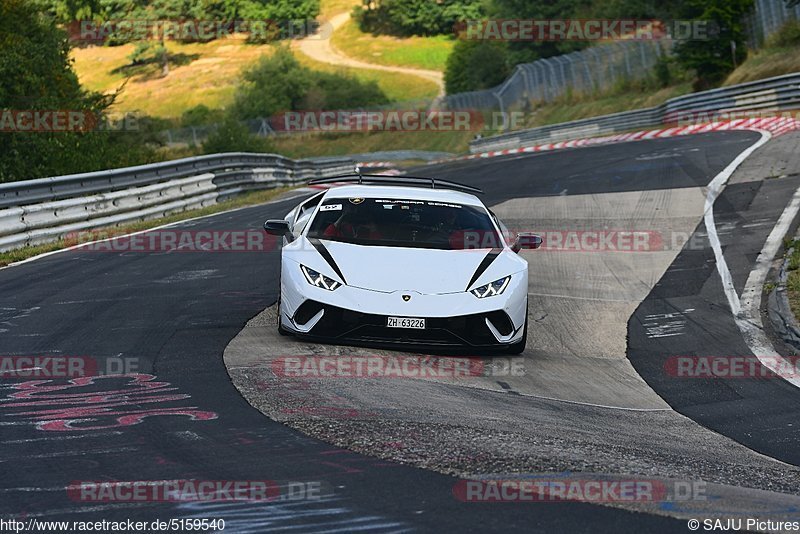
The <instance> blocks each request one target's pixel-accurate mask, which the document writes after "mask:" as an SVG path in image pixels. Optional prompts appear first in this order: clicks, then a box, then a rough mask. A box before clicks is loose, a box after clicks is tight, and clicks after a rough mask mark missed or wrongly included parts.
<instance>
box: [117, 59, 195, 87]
mask: <svg viewBox="0 0 800 534" xmlns="http://www.w3.org/2000/svg"><path fill="white" fill-rule="evenodd" d="M197 59H200V54H170V55H169V66H170V68H172V67H183V66H185V65H188V64H190V63H191V62H192V61H195V60H197ZM111 74H123V75H124V76H126V77H128V78H131V79H133V81H134V82H146V81H149V80H154V79H158V78H161V77H162V75H163V64H162V63H161V60H160V59H158V58H148V59H146V60H143V61H134V62H131V63H128V64H127V65H122V66H121V67H117V68H116V69H114V70H112V71H111Z"/></svg>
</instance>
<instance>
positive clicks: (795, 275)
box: [786, 239, 800, 317]
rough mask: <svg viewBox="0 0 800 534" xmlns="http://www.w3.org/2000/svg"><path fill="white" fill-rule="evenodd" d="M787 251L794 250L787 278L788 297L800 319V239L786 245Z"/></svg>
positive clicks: (794, 312) (795, 314) (790, 258)
mask: <svg viewBox="0 0 800 534" xmlns="http://www.w3.org/2000/svg"><path fill="white" fill-rule="evenodd" d="M786 247H787V250H788V249H789V248H794V250H793V251H792V255H791V256H789V265H788V273H787V277H786V295H787V296H788V297H789V305H790V306H791V308H792V313H793V314H794V316H795V317H800V239H795V240H793V241H790V242H789V243H788V244H786Z"/></svg>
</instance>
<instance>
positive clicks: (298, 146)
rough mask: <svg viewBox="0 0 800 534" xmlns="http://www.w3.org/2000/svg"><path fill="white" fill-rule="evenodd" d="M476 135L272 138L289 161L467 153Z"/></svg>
mask: <svg viewBox="0 0 800 534" xmlns="http://www.w3.org/2000/svg"><path fill="white" fill-rule="evenodd" d="M474 136H475V132H471V131H462V132H431V131H426V132H372V133H339V134H308V135H302V134H301V135H291V136H285V137H279V138H271V139H270V144H271V146H272V147H274V148H275V151H276V152H278V153H280V154H283V155H285V156H286V157H289V158H294V159H297V158H307V157H313V156H343V155H347V154H358V153H365V152H378V151H382V150H431V151H436V152H452V153H459V152H466V151H467V149H468V148H469V141H470V140H471V139H472V138H473V137H474Z"/></svg>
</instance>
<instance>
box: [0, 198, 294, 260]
mask: <svg viewBox="0 0 800 534" xmlns="http://www.w3.org/2000/svg"><path fill="white" fill-rule="evenodd" d="M292 189H294V188H292V187H279V188H276V189H267V190H264V191H251V192H249V193H245V194H243V195H240V196H238V197H235V198H232V199H229V200H225V201H223V202H220V203H219V204H214V205H213V206H207V207H205V208H199V209H195V210H189V211H182V212H180V213H174V214H172V215H168V216H167V217H160V218H158V219H150V220H147V221H141V222H137V223H130V224H124V225H120V226H114V227H107V228H113V230H114V235H125V234H131V233H134V232H141V231H142V230H149V229H151V228H156V227H158V226H163V225H165V224H170V223H175V222H180V221H185V220H186V219H192V218H194V217H202V216H204V215H213V214H215V213H220V212H222V211H227V210H231V209H235V208H244V207H247V206H255V205H258V204H263V203H265V202H268V201H270V200H274V199H275V198H276V197H277V196H278V195H280V194H282V193H285V192H286V191H290V190H292ZM102 229H103V228H95V229H94V230H102ZM77 244H78V240H77V237H75V238H70V239H60V240H58V241H54V242H52V243H46V244H43V245H36V246H32V247H23V248H20V249H16V250H11V251H8V252H0V267H5V266H7V265H9V264H11V263H15V262H18V261H23V260H27V259H29V258H33V257H34V256H38V255H39V254H45V253H47V252H53V251H55V250H61V249H65V248H69V247H72V246H75V245H77Z"/></svg>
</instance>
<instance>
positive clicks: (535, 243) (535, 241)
mask: <svg viewBox="0 0 800 534" xmlns="http://www.w3.org/2000/svg"><path fill="white" fill-rule="evenodd" d="M541 246H542V238H541V236H538V235H536V234H532V233H530V232H520V233H519V234H517V238H516V239H515V240H514V245H512V247H511V250H513V251H514V252H519V251H520V250H522V249H527V250H536V249H537V248H539V247H541Z"/></svg>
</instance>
